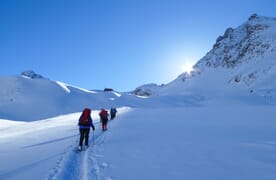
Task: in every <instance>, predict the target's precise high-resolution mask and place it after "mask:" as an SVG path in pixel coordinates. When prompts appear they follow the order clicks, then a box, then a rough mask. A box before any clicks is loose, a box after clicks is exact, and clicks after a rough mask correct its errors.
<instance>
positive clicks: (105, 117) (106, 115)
mask: <svg viewBox="0 0 276 180" xmlns="http://www.w3.org/2000/svg"><path fill="white" fill-rule="evenodd" d="M100 117H101V120H102V121H108V113H107V111H106V110H102V111H101V113H100Z"/></svg>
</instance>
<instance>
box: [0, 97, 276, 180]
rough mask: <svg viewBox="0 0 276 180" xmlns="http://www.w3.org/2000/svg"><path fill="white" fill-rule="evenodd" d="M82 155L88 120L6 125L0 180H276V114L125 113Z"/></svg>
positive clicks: (260, 109)
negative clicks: (81, 127) (83, 124)
mask: <svg viewBox="0 0 276 180" xmlns="http://www.w3.org/2000/svg"><path fill="white" fill-rule="evenodd" d="M97 114H98V111H97V110H94V111H93V114H92V118H93V119H94V123H95V125H96V130H95V131H94V132H93V131H91V132H90V142H89V143H90V147H89V149H88V150H86V151H82V152H76V147H77V143H78V138H79V132H78V127H77V125H76V124H77V119H78V118H79V115H80V112H78V113H73V114H68V115H63V116H58V117H54V118H51V119H45V120H40V121H34V122H18V121H10V120H1V124H0V147H1V148H0V160H1V161H0V179H1V180H6V179H9V180H21V179H37V180H39V179H47V180H53V179H64V180H65V179H66V180H70V179H72V180H73V179H74V180H75V179H81V180H86V179H89V180H91V179H96V180H102V179H105V180H113V179H114V180H115V179H119V180H141V179H151V180H153V179H156V180H157V179H158V180H159V179H160V180H161V179H162V180H163V179H164V180H167V179H174V180H175V179H181V180H182V179H276V133H275V129H276V121H275V117H276V108H275V106H268V105H248V104H245V103H240V102H238V101H237V102H235V103H233V104H224V105H223V106H221V105H216V104H215V103H213V104H212V105H211V106H205V105H199V106H195V105H192V106H185V107H174V106H172V107H164V108H162V107H159V108H142V107H140V108H129V107H121V108H118V116H117V118H116V119H114V120H112V121H111V122H109V125H108V130H107V131H105V132H102V131H101V129H100V123H99V119H98V115H97Z"/></svg>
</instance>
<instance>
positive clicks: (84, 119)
mask: <svg viewBox="0 0 276 180" xmlns="http://www.w3.org/2000/svg"><path fill="white" fill-rule="evenodd" d="M90 112H91V110H90V109H85V110H84V111H83V112H82V115H81V117H80V119H79V125H83V126H89V125H90V121H89V115H90Z"/></svg>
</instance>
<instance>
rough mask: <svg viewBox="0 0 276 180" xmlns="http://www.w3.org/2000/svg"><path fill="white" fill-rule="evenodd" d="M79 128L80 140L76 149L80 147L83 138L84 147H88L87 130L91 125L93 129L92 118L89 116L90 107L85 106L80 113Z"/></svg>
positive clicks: (88, 130)
mask: <svg viewBox="0 0 276 180" xmlns="http://www.w3.org/2000/svg"><path fill="white" fill-rule="evenodd" d="M78 125H79V129H80V141H79V147H78V149H79V150H81V149H82V142H83V140H84V139H85V148H86V149H87V148H88V140H89V132H90V127H92V129H93V131H94V130H95V126H94V124H93V121H92V118H91V109H89V108H85V109H84V110H83V111H82V114H81V116H80V118H79V123H78Z"/></svg>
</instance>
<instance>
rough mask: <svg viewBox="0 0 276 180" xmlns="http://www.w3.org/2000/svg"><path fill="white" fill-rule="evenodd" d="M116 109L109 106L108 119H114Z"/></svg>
mask: <svg viewBox="0 0 276 180" xmlns="http://www.w3.org/2000/svg"><path fill="white" fill-rule="evenodd" d="M116 113H117V109H116V108H111V109H110V119H111V120H112V119H114V118H115V117H116Z"/></svg>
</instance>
